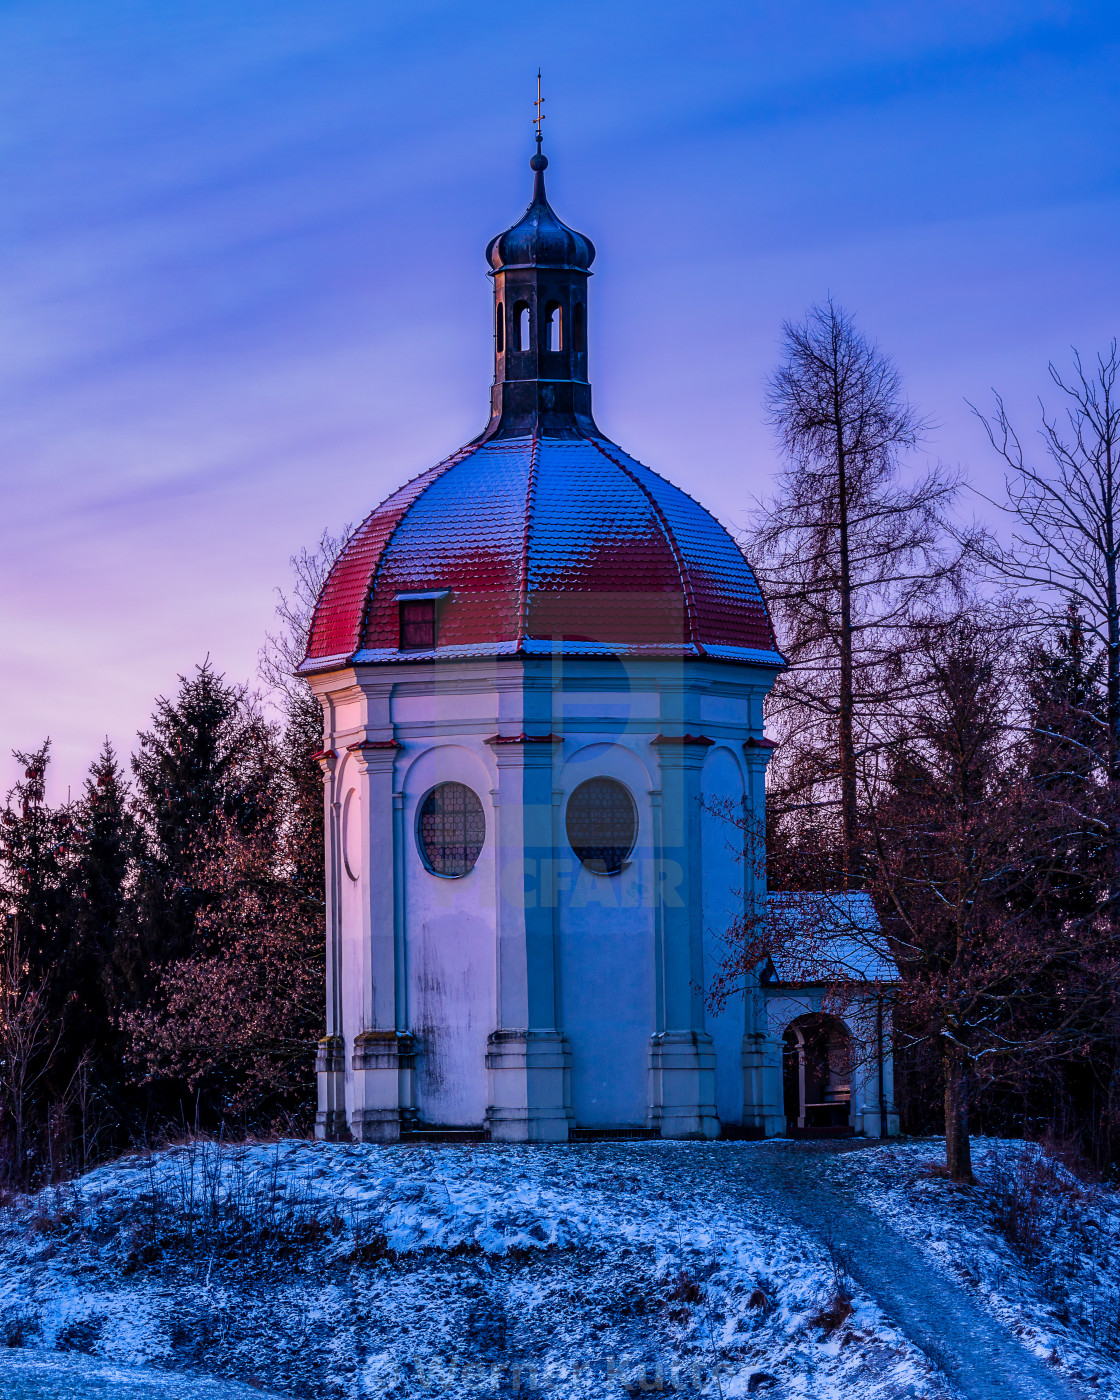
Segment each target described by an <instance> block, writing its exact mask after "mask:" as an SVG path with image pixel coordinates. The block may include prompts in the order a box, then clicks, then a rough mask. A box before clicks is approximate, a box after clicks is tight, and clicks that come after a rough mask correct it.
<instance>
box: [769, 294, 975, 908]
mask: <svg viewBox="0 0 1120 1400" xmlns="http://www.w3.org/2000/svg"><path fill="white" fill-rule="evenodd" d="M784 334H785V359H784V362H783V363H782V365H781V366H780V367H779V369H778V370H777V372H776V373H775V374H774V376H773V378H772V380H771V382H770V387H769V392H768V395H767V406H768V409H769V412H770V419H771V422H772V424H773V426H774V427H775V428H776V430H777V433H778V437H779V441H780V443H781V446H782V449H783V453H784V455H785V459H786V465H785V467H784V469H783V471H782V472H781V474H780V476H779V478H778V485H777V491H776V493H775V496H774V498H773V500H771V501H770V502H768V503H767V504H766V505H765V506H763V507H761V508H760V509H759V511H758V513H757V516H756V518H755V521H754V524H753V527H752V529H751V531H750V535H749V541H748V553H749V555H750V557H751V559H752V562H754V564H755V566H756V569H757V572H758V575H759V580H760V582H761V584H762V588H763V592H764V594H765V595H766V597H767V599H768V600H769V602H770V605H771V607H772V609H773V610H774V613H775V620H776V623H777V626H778V636H779V642H780V645H781V646H782V647H783V648H784V650H785V652H786V655H787V657H788V659H789V662H790V668H789V670H788V671H787V672H786V673H785V674H784V675H783V676H781V677H780V678H779V680H778V684H777V685H776V687H775V690H774V694H773V697H772V699H771V702H770V706H769V711H768V719H769V721H770V723H771V724H772V725H773V726H774V728H775V729H776V731H777V733H778V736H779V737H780V738H781V739H782V740H783V741H784V743H783V749H782V751H781V753H780V755H779V759H778V763H777V765H776V766H775V774H774V778H773V779H772V781H771V794H772V800H773V803H774V806H775V810H776V811H778V812H779V813H780V811H781V810H782V809H786V810H795V811H798V812H805V811H808V810H818V811H820V812H823V813H825V814H827V815H826V819H825V821H824V823H823V825H824V827H825V828H826V829H827V828H830V827H831V828H835V825H836V823H835V815H836V812H837V809H838V811H839V832H838V837H839V845H840V849H841V864H842V871H841V876H842V881H841V882H842V883H843V884H845V885H849V884H858V883H859V878H860V871H861V838H860V830H859V827H860V819H859V785H860V761H861V756H862V755H863V754H864V753H865V752H866V751H867V749H868V746H869V745H870V744H871V743H872V730H873V728H874V725H875V722H876V719H877V717H878V716H879V715H880V714H881V713H882V711H883V708H884V706H885V705H886V704H888V703H889V698H890V697H889V692H890V690H891V686H892V681H891V671H892V666H893V665H894V661H895V658H896V656H897V650H898V636H899V630H900V629H905V628H906V627H907V626H909V625H910V624H911V623H913V621H914V620H915V616H916V614H917V613H918V612H919V610H920V608H921V606H922V604H923V603H924V602H928V601H929V600H931V599H932V598H934V597H935V596H936V594H937V593H938V592H939V591H940V590H941V589H942V588H943V586H944V585H945V583H946V581H947V580H952V579H953V578H954V577H955V575H956V572H957V570H958V568H959V562H960V553H959V551H957V550H953V549H951V548H949V547H947V541H948V535H947V533H946V529H945V514H946V511H947V510H948V508H949V506H950V505H951V503H952V501H953V499H954V497H955V495H956V493H957V490H958V487H959V480H958V478H957V476H956V475H954V474H951V473H948V472H946V471H944V470H942V469H940V468H934V469H932V470H928V471H926V472H925V473H924V474H923V475H922V476H921V477H920V479H918V480H917V481H916V482H913V483H904V482H903V481H901V480H900V474H899V458H900V455H901V454H902V453H904V452H906V451H908V450H910V449H912V448H914V447H915V446H917V444H918V443H919V442H920V440H921V438H922V436H923V432H924V430H925V426H926V425H925V423H924V422H923V420H922V419H921V418H920V416H919V415H918V413H917V412H916V410H915V409H914V408H913V407H912V405H911V404H909V403H908V402H907V401H906V399H905V398H904V396H903V393H902V385H901V380H900V377H899V374H898V371H897V369H896V368H895V366H894V365H893V363H892V362H891V360H890V358H889V357H888V356H887V355H886V354H884V352H883V351H881V350H880V349H879V348H878V347H877V346H875V345H873V344H872V343H871V342H870V341H868V340H867V339H866V338H865V337H864V336H863V335H862V334H861V333H860V332H859V331H858V330H857V329H856V327H855V325H854V323H853V320H852V318H851V316H849V315H848V314H847V313H846V312H845V311H844V310H843V309H842V308H841V307H839V306H838V305H836V303H834V302H833V301H831V300H830V301H828V302H826V303H825V304H824V305H822V306H816V307H814V308H813V309H812V310H811V311H810V312H809V314H808V316H807V317H806V319H805V320H804V321H803V322H802V323H800V324H792V323H787V324H786V326H785V328H784ZM829 815H830V816H831V821H830V820H828V816H829Z"/></svg>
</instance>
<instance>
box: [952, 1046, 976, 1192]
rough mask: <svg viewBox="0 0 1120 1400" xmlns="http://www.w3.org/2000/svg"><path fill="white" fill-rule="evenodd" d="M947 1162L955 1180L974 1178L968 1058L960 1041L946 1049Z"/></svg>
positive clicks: (967, 1180) (963, 1180)
mask: <svg viewBox="0 0 1120 1400" xmlns="http://www.w3.org/2000/svg"><path fill="white" fill-rule="evenodd" d="M945 1162H946V1165H947V1166H948V1168H949V1176H950V1177H951V1178H952V1180H953V1181H961V1182H970V1181H972V1180H973V1175H972V1148H971V1146H970V1144H969V1140H968V1060H967V1059H966V1058H965V1055H964V1052H963V1051H962V1050H961V1049H960V1047H959V1046H956V1045H949V1046H947V1047H946V1049H945Z"/></svg>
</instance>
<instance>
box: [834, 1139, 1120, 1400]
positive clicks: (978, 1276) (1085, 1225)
mask: <svg viewBox="0 0 1120 1400" xmlns="http://www.w3.org/2000/svg"><path fill="white" fill-rule="evenodd" d="M972 1153H973V1167H974V1171H975V1174H976V1185H975V1186H955V1185H954V1184H953V1183H952V1182H951V1181H949V1180H948V1179H947V1177H946V1175H945V1171H944V1167H945V1144H944V1141H943V1140H930V1141H925V1142H914V1143H905V1144H898V1145H891V1146H884V1147H881V1148H878V1149H877V1150H875V1151H869V1152H854V1153H850V1154H846V1155H844V1156H837V1157H832V1158H830V1159H828V1160H827V1161H822V1167H823V1169H824V1171H825V1172H826V1173H827V1174H828V1175H829V1176H831V1177H832V1179H833V1180H834V1181H835V1182H836V1183H837V1185H838V1186H844V1187H847V1188H852V1189H854V1190H855V1192H856V1194H857V1197H858V1198H859V1199H860V1200H861V1201H862V1202H863V1203H864V1204H866V1205H868V1206H870V1207H871V1208H872V1210H874V1211H875V1213H876V1214H877V1215H879V1216H880V1217H881V1218H882V1219H884V1220H885V1221H887V1222H888V1223H889V1224H890V1225H891V1226H892V1228H893V1229H895V1230H896V1231H898V1232H899V1233H900V1234H902V1235H903V1236H905V1237H906V1238H907V1239H909V1240H911V1241H913V1243H914V1244H915V1245H916V1246H917V1247H918V1248H919V1249H920V1250H921V1251H922V1252H923V1254H924V1255H925V1256H926V1257H927V1258H928V1259H929V1260H930V1262H931V1263H932V1264H934V1265H935V1266H936V1267H937V1268H938V1269H940V1270H941V1271H943V1272H944V1273H945V1274H947V1275H949V1276H950V1277H952V1278H954V1279H956V1280H957V1281H958V1282H959V1283H962V1284H964V1285H965V1286H966V1287H967V1288H968V1289H969V1291H970V1293H971V1294H972V1296H973V1297H974V1298H975V1299H976V1300H977V1301H978V1302H979V1303H980V1304H981V1305H982V1306H984V1307H985V1308H987V1309H988V1310H989V1311H990V1312H991V1313H992V1314H993V1315H995V1316H996V1317H998V1318H999V1319H1000V1321H1001V1322H1003V1323H1004V1324H1005V1326H1007V1327H1008V1329H1009V1330H1010V1331H1011V1332H1012V1333H1014V1334H1015V1335H1016V1336H1018V1337H1019V1338H1020V1339H1021V1340H1022V1342H1023V1343H1024V1344H1025V1345H1026V1346H1027V1347H1028V1349H1029V1350H1031V1351H1032V1352H1034V1354H1035V1355H1036V1356H1038V1357H1039V1358H1040V1359H1041V1360H1043V1361H1045V1362H1046V1363H1048V1364H1049V1365H1050V1366H1053V1367H1055V1368H1056V1369H1057V1370H1058V1371H1059V1372H1060V1373H1061V1374H1063V1375H1065V1376H1066V1377H1068V1378H1069V1379H1071V1380H1073V1381H1075V1382H1078V1383H1080V1384H1081V1385H1083V1386H1085V1387H1086V1388H1087V1389H1088V1390H1090V1391H1092V1390H1099V1391H1100V1392H1101V1393H1102V1394H1103V1395H1108V1396H1110V1397H1113V1396H1116V1397H1120V1193H1118V1192H1117V1191H1116V1190H1115V1189H1113V1188H1110V1187H1105V1186H1099V1185H1093V1184H1087V1183H1085V1182H1082V1181H1079V1180H1078V1178H1077V1177H1076V1176H1074V1175H1073V1173H1072V1172H1070V1171H1069V1170H1068V1169H1067V1168H1066V1167H1065V1166H1063V1165H1062V1163H1061V1162H1059V1161H1056V1160H1055V1159H1054V1158H1053V1157H1051V1156H1050V1155H1048V1154H1047V1153H1046V1152H1044V1151H1043V1150H1042V1149H1041V1148H1039V1147H1037V1146H1035V1145H1034V1144H1031V1143H1024V1142H1006V1141H1000V1140H997V1139H993V1138H979V1139H976V1138H974V1139H973V1143H972Z"/></svg>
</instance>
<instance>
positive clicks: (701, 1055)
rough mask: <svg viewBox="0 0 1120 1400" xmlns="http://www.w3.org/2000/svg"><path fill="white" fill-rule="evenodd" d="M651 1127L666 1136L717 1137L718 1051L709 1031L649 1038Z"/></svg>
mask: <svg viewBox="0 0 1120 1400" xmlns="http://www.w3.org/2000/svg"><path fill="white" fill-rule="evenodd" d="M649 1079H650V1110H649V1126H650V1127H651V1128H656V1129H657V1131H658V1132H659V1133H660V1134H661V1136H662V1137H664V1138H718V1137H719V1131H720V1129H719V1118H718V1117H717V1115H716V1052H715V1046H714V1045H713V1043H712V1037H711V1036H710V1035H708V1033H707V1032H706V1031H694V1030H690V1031H661V1032H659V1033H658V1034H657V1035H654V1036H652V1037H651V1038H650V1049H649Z"/></svg>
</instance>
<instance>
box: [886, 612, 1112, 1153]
mask: <svg viewBox="0 0 1120 1400" xmlns="http://www.w3.org/2000/svg"><path fill="white" fill-rule="evenodd" d="M1001 624H1002V617H1001V615H1000V614H999V613H993V614H992V615H990V616H988V617H985V616H984V613H983V608H982V606H981V605H980V604H979V603H974V604H973V606H972V607H971V608H970V609H969V611H968V612H967V613H966V614H962V615H959V616H957V617H953V618H949V619H946V620H945V621H943V622H942V623H940V624H939V625H937V626H936V627H931V628H929V629H928V630H927V631H926V633H925V635H924V637H923V639H922V643H921V645H920V646H919V647H918V648H917V649H916V651H915V653H914V655H913V656H912V657H911V658H910V661H909V665H910V666H911V667H912V668H913V669H914V670H915V671H916V672H917V673H918V674H917V676H916V677H915V684H914V687H913V690H914V693H915V695H916V696H918V697H919V698H918V699H916V700H915V701H914V702H912V704H911V706H910V710H909V713H908V715H907V717H906V719H905V721H904V725H903V726H902V727H900V728H899V730H898V732H897V733H896V738H895V744H894V746H893V748H892V750H891V752H890V756H889V763H890V773H889V780H888V781H887V782H885V783H883V784H881V785H880V787H879V789H878V800H877V801H876V802H875V803H874V804H873V806H872V809H871V813H870V821H869V830H870V833H871V839H872V842H871V843H872V856H871V864H872V873H871V877H870V882H869V883H870V885H871V890H872V893H873V895H874V897H875V902H876V905H877V906H878V908H879V911H880V915H881V917H882V918H883V923H884V929H885V931H886V933H887V935H888V937H889V939H890V943H891V947H892V951H893V953H894V956H895V959H896V961H897V963H898V965H899V968H900V970H901V973H902V984H903V985H902V997H903V999H904V1000H905V1003H906V1006H907V1021H908V1024H909V1025H910V1026H911V1027H912V1028H913V1029H912V1036H913V1038H915V1039H916V1040H926V1041H928V1042H930V1043H931V1044H933V1045H937V1046H940V1049H941V1057H942V1064H943V1069H944V1080H945V1105H944V1109H945V1138H946V1155H947V1162H948V1166H949V1170H950V1173H951V1175H952V1177H953V1179H954V1180H956V1181H967V1180H969V1179H970V1178H971V1174H972V1166H971V1157H970V1151H969V1136H968V1112H969V1092H970V1084H971V1083H973V1082H974V1081H976V1080H981V1081H983V1080H987V1081H994V1080H996V1079H997V1078H998V1077H999V1076H1000V1075H1005V1076H1006V1075H1008V1074H1012V1075H1013V1074H1015V1073H1018V1071H1019V1070H1020V1069H1021V1068H1022V1067H1023V1066H1024V1065H1027V1066H1029V1067H1030V1068H1032V1069H1033V1070H1034V1071H1037V1070H1038V1069H1039V1068H1040V1067H1041V1066H1042V1065H1044V1064H1050V1065H1055V1064H1057V1063H1059V1062H1061V1061H1064V1060H1065V1059H1067V1058H1068V1057H1069V1056H1070V1055H1071V1054H1074V1053H1084V1051H1085V1047H1086V1045H1087V1044H1088V1043H1089V1042H1090V1041H1091V1040H1092V1039H1093V1038H1094V1037H1095V1036H1096V1035H1098V1034H1099V1033H1100V1030H1101V1028H1102V1027H1103V1026H1105V1025H1107V1024H1108V1023H1109V1022H1110V1020H1111V1018H1112V1017H1113V1016H1114V1015H1115V1010H1116V991H1115V989H1116V986H1117V974H1118V969H1120V945H1118V941H1117V937H1116V932H1115V929H1114V927H1113V922H1112V920H1110V919H1108V918H1106V917H1102V913H1103V910H1102V907H1101V906H1100V905H1099V904H1095V905H1094V904H1090V905H1089V906H1088V907H1087V908H1085V909H1083V910H1082V911H1080V912H1079V913H1078V912H1075V911H1073V910H1072V909H1071V910H1069V911H1067V915H1066V917H1065V918H1055V917H1054V910H1053V901H1052V899H1051V898H1050V894H1051V891H1052V889H1053V887H1054V883H1055V881H1056V880H1058V879H1060V878H1062V876H1063V875H1064V874H1068V864H1069V851H1070V847H1071V842H1073V841H1074V840H1076V838H1077V836H1078V834H1079V832H1080V831H1081V829H1082V828H1083V826H1084V825H1085V823H1086V822H1089V823H1094V824H1099V823H1100V821H1101V819H1102V814H1103V808H1105V807H1106V806H1107V804H1108V803H1109V800H1110V798H1109V793H1108V791H1107V789H1101V788H1098V789H1097V794H1096V799H1094V795H1093V792H1092V791H1091V790H1089V789H1085V788H1084V787H1082V788H1081V789H1080V798H1081V800H1079V801H1077V802H1071V801H1070V800H1069V796H1070V787H1069V784H1068V783H1062V784H1060V785H1057V786H1055V785H1052V784H1047V783H1046V782H1040V781H1039V780H1038V775H1037V774H1033V773H1031V772H1030V771H1028V770H1027V769H1026V767H1025V765H1024V764H1023V762H1022V753H1021V751H1020V745H1019V736H1020V733H1021V722H1020V721H1021V716H1020V714H1019V713H1018V709H1019V706H1018V701H1017V698H1016V688H1017V687H1016V678H1015V675H1014V672H1013V666H1014V664H1015V661H1014V656H1013V639H1012V638H1010V637H1008V635H1007V633H1006V630H1005V629H1004V628H1003V627H1002V625H1001ZM1089 808H1095V810H1087V809H1089Z"/></svg>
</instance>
